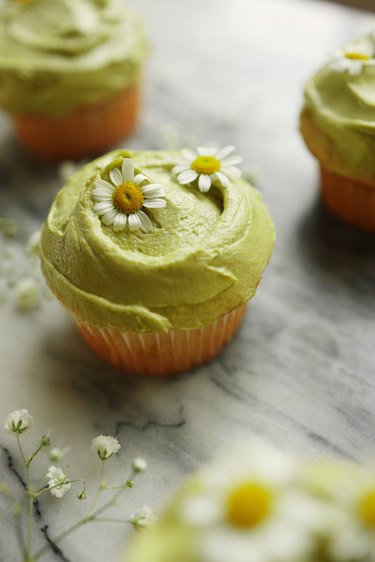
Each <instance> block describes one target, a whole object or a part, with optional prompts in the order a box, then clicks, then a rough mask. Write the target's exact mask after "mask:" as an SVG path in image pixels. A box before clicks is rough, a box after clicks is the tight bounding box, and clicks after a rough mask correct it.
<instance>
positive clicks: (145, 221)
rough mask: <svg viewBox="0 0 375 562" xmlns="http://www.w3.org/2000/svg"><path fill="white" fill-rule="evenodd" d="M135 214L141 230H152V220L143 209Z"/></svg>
mask: <svg viewBox="0 0 375 562" xmlns="http://www.w3.org/2000/svg"><path fill="white" fill-rule="evenodd" d="M137 216H138V218H139V220H140V221H141V228H142V230H144V231H145V232H152V231H153V226H152V222H151V221H150V219H149V217H148V216H147V215H146V213H144V212H143V211H138V212H137Z"/></svg>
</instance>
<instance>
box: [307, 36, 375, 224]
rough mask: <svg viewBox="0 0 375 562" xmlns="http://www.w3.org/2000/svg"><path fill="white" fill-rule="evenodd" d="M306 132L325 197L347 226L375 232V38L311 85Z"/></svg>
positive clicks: (344, 53) (349, 49)
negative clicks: (316, 163) (315, 159)
mask: <svg viewBox="0 0 375 562" xmlns="http://www.w3.org/2000/svg"><path fill="white" fill-rule="evenodd" d="M301 132H302V135H303V138H304V140H305V143H306V145H307V147H308V148H309V149H310V151H311V152H312V154H313V155H314V156H315V157H316V158H317V160H318V162H319V165H320V173H321V186H322V196H323V199H324V201H325V203H326V205H327V207H328V208H329V209H330V210H331V211H332V213H334V214H335V215H336V216H338V217H339V218H340V219H342V220H343V221H345V222H347V223H350V224H353V225H355V226H357V227H360V228H362V229H364V230H368V231H372V232H375V157H374V155H375V35H374V34H372V35H368V36H366V37H363V38H360V39H358V40H356V41H354V42H352V43H351V44H349V45H347V46H346V47H345V48H344V49H342V50H341V51H338V52H337V53H335V54H334V55H333V56H332V58H331V60H330V61H329V62H328V63H326V64H325V65H324V66H323V68H322V69H321V70H319V71H318V72H317V73H316V74H315V75H314V76H313V77H312V78H311V79H310V80H308V82H307V83H306V86H305V104H304V107H303V110H302V113H301Z"/></svg>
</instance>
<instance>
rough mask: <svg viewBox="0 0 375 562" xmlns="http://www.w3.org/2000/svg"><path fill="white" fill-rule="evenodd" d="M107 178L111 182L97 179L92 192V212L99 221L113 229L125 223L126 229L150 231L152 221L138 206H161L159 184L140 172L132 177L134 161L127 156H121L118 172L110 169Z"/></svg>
mask: <svg viewBox="0 0 375 562" xmlns="http://www.w3.org/2000/svg"><path fill="white" fill-rule="evenodd" d="M109 177H110V180H111V182H112V183H110V182H108V181H105V180H103V179H101V178H100V179H98V180H96V182H95V189H93V191H92V198H93V199H94V201H96V204H95V205H94V211H95V213H96V214H97V215H99V217H100V218H101V221H102V223H103V224H105V225H107V226H112V227H113V230H114V231H115V232H120V231H121V230H124V228H125V227H126V225H127V224H128V226H129V230H130V231H134V230H138V229H139V228H140V229H141V230H143V231H144V232H151V231H152V230H153V227H152V222H151V220H150V218H149V217H148V215H147V214H146V213H145V212H144V211H143V210H142V209H143V208H145V209H160V208H162V207H165V205H166V202H165V200H164V199H163V197H164V195H165V193H164V190H163V188H162V186H161V185H159V184H156V183H151V182H150V181H149V180H148V179H147V178H146V176H144V175H143V174H137V175H136V176H134V162H133V160H131V159H130V158H124V161H123V163H122V167H121V171H120V170H119V168H113V169H112V170H111V171H110V174H109Z"/></svg>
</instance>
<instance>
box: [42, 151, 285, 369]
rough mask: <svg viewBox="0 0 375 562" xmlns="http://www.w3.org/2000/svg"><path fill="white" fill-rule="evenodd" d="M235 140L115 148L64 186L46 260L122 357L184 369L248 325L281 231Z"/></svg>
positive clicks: (66, 299)
mask: <svg viewBox="0 0 375 562" xmlns="http://www.w3.org/2000/svg"><path fill="white" fill-rule="evenodd" d="M205 151H207V154H206V155H205ZM232 151H233V148H232V147H226V148H225V149H222V150H219V151H212V150H210V149H200V152H201V153H202V154H201V155H198V153H194V152H193V151H183V152H182V153H180V152H170V151H160V152H146V151H145V152H131V151H115V152H112V153H110V154H107V155H106V156H103V157H101V158H99V159H98V160H95V161H93V162H91V163H90V164H88V165H87V166H85V167H84V168H83V169H82V170H81V171H79V172H78V173H77V174H75V175H74V176H72V178H71V179H70V180H69V181H68V182H67V184H66V185H65V186H64V187H63V189H62V190H61V191H60V192H59V194H58V195H57V197H56V199H55V201H54V203H53V205H52V208H51V211H50V213H49V216H48V218H47V221H46V223H45V225H44V228H43V232H42V239H41V259H42V268H43V272H44V274H45V276H46V279H47V282H48V284H49V286H50V287H51V289H52V291H53V292H54V293H55V294H56V295H57V296H58V298H59V299H60V301H61V302H62V303H63V305H64V306H65V307H66V308H67V309H68V311H69V312H70V313H71V315H72V316H73V318H74V320H75V321H76V322H77V324H78V326H79V328H80V330H81V332H82V334H83V335H84V337H85V339H86V340H87V341H88V342H89V344H90V345H91V346H92V347H93V348H94V349H95V351H97V353H99V355H101V356H102V357H103V358H104V359H106V360H107V361H109V362H110V363H112V364H113V365H115V366H119V367H122V368H124V369H125V370H126V371H128V372H132V373H137V374H148V375H164V374H168V373H175V372H179V371H184V370H186V369H189V368H191V367H193V366H195V365H199V364H202V363H205V362H207V361H209V360H210V359H212V357H214V356H215V355H216V354H217V353H218V352H219V351H220V350H221V348H222V347H223V346H224V345H225V344H226V343H227V342H228V341H229V339H231V337H232V336H233V334H234V333H235V331H236V329H237V328H238V326H239V324H240V322H241V320H242V317H243V314H244V312H245V307H246V304H247V302H248V301H249V299H251V298H252V297H253V296H254V294H255V291H256V288H257V285H258V283H259V281H260V278H261V276H262V273H263V271H264V269H265V267H266V265H267V263H268V260H269V258H270V255H271V252H272V249H273V245H274V236H275V235H274V227H273V224H272V221H271V218H270V216H269V214H268V211H267V209H266V207H265V206H264V204H263V202H262V198H261V195H260V194H259V192H258V191H257V190H255V189H254V188H253V187H251V186H250V185H249V184H248V183H247V182H246V181H244V180H243V179H241V178H239V177H235V176H238V175H239V171H238V169H237V168H235V166H234V164H235V163H237V162H238V161H239V160H240V159H239V157H237V156H233V155H232V156H231V155H230V154H229V153H231V152H232ZM204 172H206V173H204Z"/></svg>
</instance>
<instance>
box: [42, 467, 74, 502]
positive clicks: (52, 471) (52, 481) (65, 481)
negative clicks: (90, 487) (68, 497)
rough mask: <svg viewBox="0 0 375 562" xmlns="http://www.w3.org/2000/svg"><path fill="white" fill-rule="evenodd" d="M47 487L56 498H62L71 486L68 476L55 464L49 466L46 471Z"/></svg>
mask: <svg viewBox="0 0 375 562" xmlns="http://www.w3.org/2000/svg"><path fill="white" fill-rule="evenodd" d="M47 480H48V487H49V489H50V492H51V494H52V495H53V496H55V497H56V498H62V497H63V495H64V494H66V492H68V491H69V490H70V488H71V482H70V478H69V476H68V475H67V474H65V472H64V471H63V470H62V469H61V468H58V467H57V466H53V465H52V466H50V467H49V469H48V472H47Z"/></svg>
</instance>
